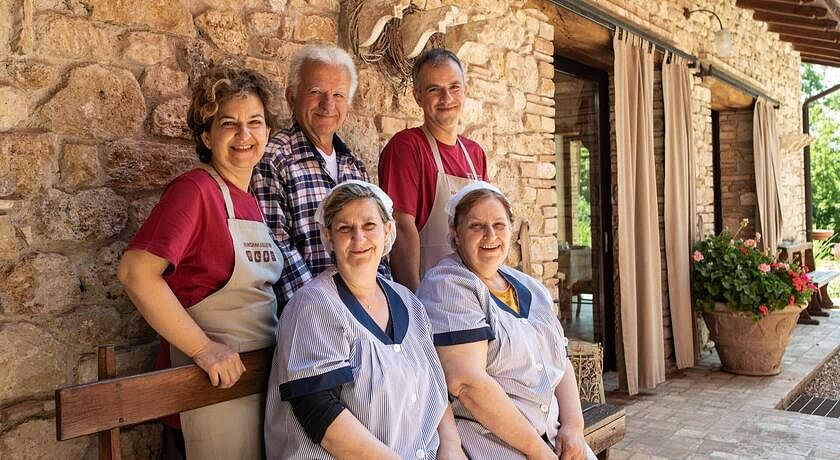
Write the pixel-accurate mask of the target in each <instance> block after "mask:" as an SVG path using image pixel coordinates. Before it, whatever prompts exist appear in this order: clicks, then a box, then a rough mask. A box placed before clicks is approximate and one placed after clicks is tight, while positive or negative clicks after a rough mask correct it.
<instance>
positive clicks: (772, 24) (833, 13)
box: [736, 0, 840, 67]
mask: <svg viewBox="0 0 840 460" xmlns="http://www.w3.org/2000/svg"><path fill="white" fill-rule="evenodd" d="M736 5H737V6H738V7H740V8H744V9H749V10H752V11H753V19H754V20H756V21H762V22H766V23H767V29H768V30H769V31H770V32H775V33H777V34H779V39H780V40H782V41H785V42H788V43H790V44H791V45H793V49H795V50H796V51H798V52H799V54H800V56H801V57H802V62H806V63H810V64H820V65H826V66H832V67H840V0H737V2H736Z"/></svg>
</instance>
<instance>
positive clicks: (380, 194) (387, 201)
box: [315, 179, 397, 256]
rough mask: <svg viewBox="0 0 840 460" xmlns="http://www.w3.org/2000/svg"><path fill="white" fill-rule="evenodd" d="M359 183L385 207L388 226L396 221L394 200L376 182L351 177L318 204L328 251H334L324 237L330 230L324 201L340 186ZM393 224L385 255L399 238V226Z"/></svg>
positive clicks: (319, 217)
mask: <svg viewBox="0 0 840 460" xmlns="http://www.w3.org/2000/svg"><path fill="white" fill-rule="evenodd" d="M350 184H354V185H358V186H360V187H364V188H366V189H368V190H370V191H372V192H373V195H374V197H376V200H377V201H378V202H379V204H381V205H382V207H383V208H384V209H385V214H386V215H387V216H388V220H387V222H385V225H386V227H387V226H388V225H389V223H393V222H394V202H393V201H392V200H391V197H389V196H388V194H386V193H385V192H384V191H383V190H382V189H381V188H379V187H377V186H376V185H375V184H371V183H370V182H365V181H361V180H356V179H351V180H348V181H344V182H342V183H340V184H338V185H336V186H335V187H333V188H332V190H330V193H327V196H326V197H324V199H323V200H322V201H321V203H319V204H318V209H317V210H316V211H315V222H317V223H318V227H319V228H320V230H321V242H322V243H324V246H325V247H326V248H327V251H330V252H332V247H331V245H330V243H329V242H328V241H327V239H326V238H325V237H324V233H325V232H326V231H327V230H328V229H327V224H326V222H325V221H324V203H326V202H327V201H329V199H330V196H332V194H333V193H335V192H336V191H337V190H339V189H340V188H342V187H344V186H346V185H350ZM390 225H391V231H390V232H389V233H388V235H387V236H386V239H385V247H384V248H382V255H383V256H385V255H386V254H388V253H389V252H391V248H392V247H393V246H394V240H396V238H397V228H396V225H393V224H390Z"/></svg>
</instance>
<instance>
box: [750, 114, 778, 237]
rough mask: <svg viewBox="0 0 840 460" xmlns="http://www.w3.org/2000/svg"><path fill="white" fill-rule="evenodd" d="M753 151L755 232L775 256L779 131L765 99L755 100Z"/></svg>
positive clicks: (774, 115) (774, 116)
mask: <svg viewBox="0 0 840 460" xmlns="http://www.w3.org/2000/svg"><path fill="white" fill-rule="evenodd" d="M753 150H754V152H755V153H754V155H755V191H756V201H757V202H758V225H759V226H758V231H759V232H761V236H762V238H761V240H762V242H763V243H764V248H765V249H769V250H770V252H771V254H776V251H778V247H779V240H780V239H781V233H782V196H781V189H780V185H781V184H780V183H779V181H780V180H781V177H782V176H781V175H780V174H779V171H780V168H781V163H780V161H781V159H780V157H779V132H778V130H777V127H776V110H775V109H773V104H772V103H770V102H768V101H767V100H766V99H764V98H759V99H758V101H756V103H755V110H754V112H753Z"/></svg>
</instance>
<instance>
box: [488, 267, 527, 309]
mask: <svg viewBox="0 0 840 460" xmlns="http://www.w3.org/2000/svg"><path fill="white" fill-rule="evenodd" d="M499 274H500V275H502V278H504V279H505V281H507V282H508V283H510V285H511V286H513V290H514V291H516V300H517V301H518V302H519V313H517V312H516V311H514V310H513V309H512V308H510V307H509V306H507V304H505V303H504V302H502V301H501V300H499V298H498V297H496V296H495V295H493V291H490V297H492V298H493V301H494V302H496V306H498V307H499V308H501V309H502V310H504V311H506V312H508V313H510V314H511V315H513V316H516V317H517V318H527V317H528V312H529V311H530V310H531V291H529V290H528V288H526V287H525V286H523V285H522V283H520V282H519V281H518V280H517V279H516V278H514V277H513V276H511V275H508V274H507V273H505V272H504V271H503V270H501V269H499Z"/></svg>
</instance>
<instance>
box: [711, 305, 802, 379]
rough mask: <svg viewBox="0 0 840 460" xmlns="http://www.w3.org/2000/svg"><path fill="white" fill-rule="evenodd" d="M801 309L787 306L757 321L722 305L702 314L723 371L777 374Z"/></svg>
mask: <svg viewBox="0 0 840 460" xmlns="http://www.w3.org/2000/svg"><path fill="white" fill-rule="evenodd" d="M803 308H805V306H804V305H802V306H800V305H791V306H789V307H787V308H785V309H783V310H776V311H771V312H770V313H768V314H767V316H765V317H764V318H762V319H761V320H760V321H753V319H752V316H751V315H749V314H747V313H740V312H734V311H731V310H730V309H729V308H728V307H727V306H726V305H725V304H722V303H717V304H715V309H714V311H710V312H703V319H704V320H705V321H706V325H707V326H709V335H710V337H711V339H712V340H713V341H714V342H715V349H716V350H717V352H718V356H719V357H720V362H721V364H722V365H723V370H724V371H726V372H731V373H733V374H741V375H776V374H778V373H779V372H780V370H781V369H780V366H781V363H782V356H783V355H784V354H785V348H787V345H788V342H789V341H790V334H791V332H793V328H794V327H795V326H796V319H797V318H798V317H799V312H800V311H802V309H803Z"/></svg>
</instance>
